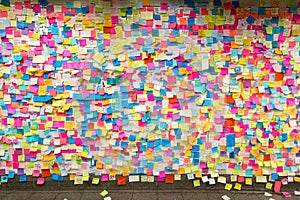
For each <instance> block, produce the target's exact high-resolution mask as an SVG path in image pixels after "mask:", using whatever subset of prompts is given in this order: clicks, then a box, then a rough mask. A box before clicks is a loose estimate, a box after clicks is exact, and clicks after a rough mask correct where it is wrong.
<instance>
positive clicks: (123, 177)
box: [118, 176, 126, 185]
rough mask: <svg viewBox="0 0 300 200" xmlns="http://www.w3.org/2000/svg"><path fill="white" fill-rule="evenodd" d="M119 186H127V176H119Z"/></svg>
mask: <svg viewBox="0 0 300 200" xmlns="http://www.w3.org/2000/svg"><path fill="white" fill-rule="evenodd" d="M118 185H126V176H118Z"/></svg>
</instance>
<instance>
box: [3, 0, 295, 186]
mask: <svg viewBox="0 0 300 200" xmlns="http://www.w3.org/2000/svg"><path fill="white" fill-rule="evenodd" d="M151 2H152V3H155V2H154V1H151ZM199 2H202V3H200V4H199ZM199 2H196V3H195V2H193V1H185V4H186V5H183V4H180V3H178V2H177V3H174V2H173V3H172V2H169V3H161V4H159V6H158V7H150V6H149V4H150V2H149V1H142V2H140V3H137V4H136V5H135V6H134V7H129V8H120V9H118V7H124V6H125V5H124V4H125V3H124V2H120V3H119V5H117V1H115V2H112V3H111V2H109V1H103V2H102V3H101V4H97V5H96V6H92V5H89V6H82V5H81V2H74V3H73V2H66V4H65V5H64V6H62V5H58V4H55V5H54V6H53V5H51V4H49V5H48V3H47V2H46V1H40V4H41V5H42V6H40V5H38V4H37V1H31V3H30V2H29V1H27V2H26V3H24V4H22V3H20V2H17V3H11V4H9V2H8V1H2V6H1V9H2V11H1V12H0V37H1V51H0V53H1V54H0V55H1V56H0V66H1V68H0V69H1V72H0V75H1V79H0V86H1V91H0V97H1V99H0V105H1V112H0V113H1V126H0V135H1V150H0V156H1V168H0V175H1V177H2V178H1V182H2V183H6V182H7V180H8V179H10V178H13V177H14V175H15V174H18V175H19V180H20V182H26V179H27V176H33V177H39V178H38V179H37V183H38V184H43V183H44V179H43V178H45V177H49V176H50V177H51V178H52V179H53V180H56V181H60V180H63V177H65V176H69V177H70V180H74V183H75V184H82V183H83V182H84V181H88V180H89V175H90V174H95V175H96V176H98V175H101V181H107V180H109V179H111V180H112V179H115V178H116V177H115V175H122V176H118V184H119V185H123V184H125V183H126V178H124V177H125V176H128V175H129V174H144V175H148V176H142V177H141V179H143V181H149V182H152V181H153V180H154V179H153V176H156V177H158V181H160V182H164V181H165V182H167V183H172V182H174V180H178V179H180V174H188V179H194V178H195V177H196V178H198V179H197V180H196V181H195V182H194V183H195V185H196V186H197V185H198V181H199V180H200V179H199V178H201V177H202V176H204V174H210V175H211V176H210V177H211V178H208V177H206V176H204V177H202V181H204V182H210V183H212V184H213V183H214V181H215V179H214V178H216V177H218V176H219V174H229V175H234V176H232V180H235V178H236V176H239V177H242V178H239V180H240V181H241V182H243V181H242V180H244V178H243V177H247V178H252V177H254V176H255V177H257V181H258V182H266V181H267V177H266V175H270V177H271V179H272V180H277V179H278V176H291V177H293V176H295V175H296V173H298V164H299V152H298V140H299V136H298V130H299V125H298V97H299V91H298V83H299V78H298V73H299V69H300V68H299V34H300V32H299V30H300V29H299V16H298V14H297V13H298V7H297V5H298V2H294V1H293V2H292V1H289V2H287V4H286V5H287V6H288V7H282V5H281V7H280V9H279V6H280V5H279V4H278V2H279V1H272V2H270V4H268V2H267V3H266V4H262V3H263V2H262V1H261V5H262V6H265V7H268V6H271V7H272V8H265V7H260V8H257V7H252V8H240V7H239V2H238V1H235V2H233V3H231V2H224V5H222V4H219V3H220V2H219V1H214V2H213V3H210V4H209V5H208V4H207V3H203V2H205V1H199ZM242 3H243V2H241V6H245V4H242ZM156 4H157V2H156ZM214 4H215V6H214ZM221 5H222V6H223V8H224V9H223V8H220V7H219V6H221ZM43 6H44V7H43ZM126 6H127V4H126ZM199 7H200V8H199ZM170 174H172V175H170ZM173 174H175V176H174V175H173ZM93 180H94V183H97V181H99V180H98V179H93ZM129 180H130V181H139V180H140V177H139V176H131V177H130V178H129ZM249 180H250V179H248V181H249ZM251 180H252V179H251ZM297 180H298V179H297ZM218 181H219V182H221V183H225V182H226V179H225V181H224V178H218ZM199 183H200V182H199ZM248 183H249V182H248Z"/></svg>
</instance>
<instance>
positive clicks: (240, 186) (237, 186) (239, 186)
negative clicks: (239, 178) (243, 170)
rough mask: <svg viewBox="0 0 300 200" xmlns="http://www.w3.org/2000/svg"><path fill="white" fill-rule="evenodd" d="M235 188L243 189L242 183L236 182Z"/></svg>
mask: <svg viewBox="0 0 300 200" xmlns="http://www.w3.org/2000/svg"><path fill="white" fill-rule="evenodd" d="M234 189H236V190H241V189H242V184H240V183H236V184H235V185H234Z"/></svg>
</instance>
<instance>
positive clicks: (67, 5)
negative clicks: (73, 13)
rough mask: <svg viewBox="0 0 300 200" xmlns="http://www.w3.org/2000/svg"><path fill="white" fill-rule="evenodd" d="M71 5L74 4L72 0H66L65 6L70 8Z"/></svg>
mask: <svg viewBox="0 0 300 200" xmlns="http://www.w3.org/2000/svg"><path fill="white" fill-rule="evenodd" d="M73 6H74V3H73V2H72V1H67V2H66V8H68V9H70V8H73Z"/></svg>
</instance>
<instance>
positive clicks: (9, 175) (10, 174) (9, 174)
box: [7, 171, 15, 178]
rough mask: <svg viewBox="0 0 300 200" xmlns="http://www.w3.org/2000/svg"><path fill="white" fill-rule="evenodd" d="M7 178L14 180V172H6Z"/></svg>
mask: <svg viewBox="0 0 300 200" xmlns="http://www.w3.org/2000/svg"><path fill="white" fill-rule="evenodd" d="M7 177H8V178H15V172H13V171H10V172H8V176H7Z"/></svg>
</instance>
